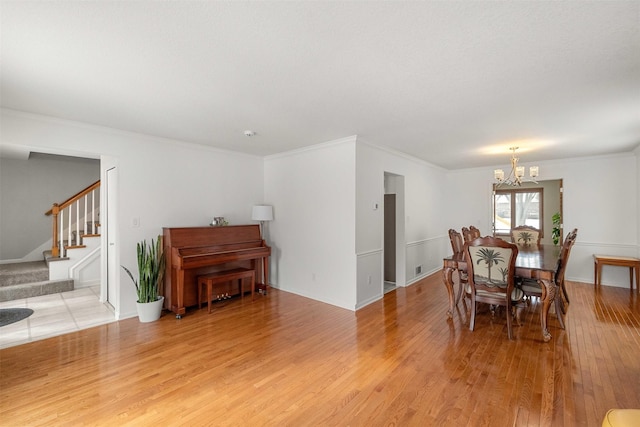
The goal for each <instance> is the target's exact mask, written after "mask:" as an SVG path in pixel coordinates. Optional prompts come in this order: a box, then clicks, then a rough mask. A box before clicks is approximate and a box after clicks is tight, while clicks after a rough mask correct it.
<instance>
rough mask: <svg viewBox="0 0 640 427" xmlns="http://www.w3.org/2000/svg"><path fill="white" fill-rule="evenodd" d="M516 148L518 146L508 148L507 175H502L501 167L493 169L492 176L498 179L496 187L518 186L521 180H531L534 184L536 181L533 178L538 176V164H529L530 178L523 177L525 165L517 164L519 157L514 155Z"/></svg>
mask: <svg viewBox="0 0 640 427" xmlns="http://www.w3.org/2000/svg"><path fill="white" fill-rule="evenodd" d="M517 149H518V147H510V148H509V150H511V172H509V175H507V176H506V178H505V175H504V171H503V170H502V169H495V170H494V171H493V177H494V178H495V179H496V181H498V185H497V186H498V187H501V186H503V185H510V186H512V187H519V186H520V185H522V183H523V182H533V183H535V184H537V183H538V182H537V181H536V180H535V178H537V177H538V166H531V167H530V168H529V177H530V178H531V179H529V180H525V179H524V172H525V167H524V166H518V161H519V160H520V159H519V158H517V157H516V150H517Z"/></svg>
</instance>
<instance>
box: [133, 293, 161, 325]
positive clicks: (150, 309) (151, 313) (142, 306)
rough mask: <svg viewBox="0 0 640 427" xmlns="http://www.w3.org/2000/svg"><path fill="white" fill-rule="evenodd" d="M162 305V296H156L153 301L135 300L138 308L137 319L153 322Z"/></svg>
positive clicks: (158, 316) (157, 317)
mask: <svg viewBox="0 0 640 427" xmlns="http://www.w3.org/2000/svg"><path fill="white" fill-rule="evenodd" d="M163 305H164V297H162V296H161V297H158V300H157V301H154V302H143V303H140V302H136V307H137V309H138V319H140V321H141V322H142V323H147V322H154V321H156V320H158V319H159V318H160V314H162V306H163Z"/></svg>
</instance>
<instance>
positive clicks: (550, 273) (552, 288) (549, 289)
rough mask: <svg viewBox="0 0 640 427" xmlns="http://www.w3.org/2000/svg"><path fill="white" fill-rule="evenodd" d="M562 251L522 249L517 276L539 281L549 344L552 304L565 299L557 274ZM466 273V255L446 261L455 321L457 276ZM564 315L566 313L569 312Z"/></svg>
mask: <svg viewBox="0 0 640 427" xmlns="http://www.w3.org/2000/svg"><path fill="white" fill-rule="evenodd" d="M561 250H562V247H561V246H556V245H535V244H531V245H518V257H517V258H516V271H515V275H516V276H517V277H521V278H523V279H534V280H537V281H538V283H539V284H540V285H541V288H542V292H541V293H542V296H541V301H542V312H541V314H540V323H541V327H542V339H543V340H544V341H545V342H548V341H549V340H551V334H550V333H549V330H548V327H547V324H548V321H547V320H548V317H549V308H550V307H551V304H553V302H554V300H555V298H556V296H558V297H560V298H561V295H558V294H559V292H558V286H557V284H556V283H555V277H556V272H557V271H558V268H559V263H558V259H559V257H560V252H561ZM466 270H467V263H466V260H465V256H464V252H461V253H457V254H453V255H451V256H449V257H446V258H444V259H443V268H442V275H443V281H444V285H445V286H446V287H447V292H448V295H449V309H448V310H447V317H448V318H452V317H453V311H454V309H455V304H456V303H455V296H454V283H453V272H454V271H459V272H466ZM463 292H464V291H463ZM562 303H563V304H568V301H562ZM556 311H560V310H556ZM563 312H566V310H564V311H563ZM556 315H557V316H562V313H556Z"/></svg>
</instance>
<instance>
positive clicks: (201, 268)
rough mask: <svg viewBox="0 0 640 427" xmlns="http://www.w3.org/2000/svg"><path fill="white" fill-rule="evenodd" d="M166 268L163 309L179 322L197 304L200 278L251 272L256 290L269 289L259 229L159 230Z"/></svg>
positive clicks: (266, 253) (267, 252)
mask: <svg viewBox="0 0 640 427" xmlns="http://www.w3.org/2000/svg"><path fill="white" fill-rule="evenodd" d="M163 242H164V253H165V257H166V267H165V275H164V296H165V308H167V309H169V310H171V311H173V312H174V313H175V314H176V318H178V319H179V318H181V317H182V315H183V314H185V312H186V308H187V307H191V306H195V305H197V304H198V301H197V299H198V292H197V281H198V276H199V275H202V274H208V273H214V272H218V271H224V270H231V269H234V268H240V267H242V268H251V269H253V270H255V271H256V287H258V288H259V289H260V290H263V291H264V292H265V293H266V292H267V291H268V289H269V283H268V278H269V256H270V255H271V248H270V247H269V246H267V245H266V243H265V241H264V240H262V237H261V235H260V226H259V225H258V224H255V225H229V226H223V227H211V226H209V227H173V228H167V227H165V228H163Z"/></svg>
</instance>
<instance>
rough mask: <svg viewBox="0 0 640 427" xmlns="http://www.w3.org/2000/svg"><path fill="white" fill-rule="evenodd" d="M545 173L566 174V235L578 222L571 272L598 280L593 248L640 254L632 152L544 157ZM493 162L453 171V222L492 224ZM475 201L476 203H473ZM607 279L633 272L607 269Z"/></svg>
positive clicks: (624, 278)
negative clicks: (594, 276) (476, 167)
mask: <svg viewBox="0 0 640 427" xmlns="http://www.w3.org/2000/svg"><path fill="white" fill-rule="evenodd" d="M538 165H539V166H540V179H541V180H544V179H563V185H564V195H563V209H562V210H563V214H564V235H565V236H566V234H567V233H568V232H569V231H571V230H572V229H573V228H578V238H577V239H576V244H575V246H574V247H573V250H572V252H571V258H570V261H569V265H568V267H567V273H566V275H567V278H568V279H569V280H575V281H580V282H586V283H593V254H596V253H598V254H609V255H628V256H636V255H637V254H638V231H639V230H638V227H639V224H638V215H639V213H638V174H637V168H638V166H637V165H638V160H637V159H636V156H635V155H634V154H633V153H625V154H619V155H611V156H602V157H588V158H586V157H585V158H576V159H568V160H554V161H549V162H539V163H538ZM493 169H494V168H493V167H491V168H478V169H467V170H462V171H452V172H449V173H448V179H447V183H446V187H447V189H448V192H451V194H457V195H459V197H451V199H450V200H449V207H450V209H449V212H451V218H450V221H451V224H452V226H453V227H455V228H460V227H461V226H462V225H465V224H476V223H477V224H479V228H480V230H481V231H484V230H487V231H490V230H491V185H492V183H493ZM469 206H473V207H474V208H473V209H469ZM602 282H603V284H605V285H614V286H621V287H628V286H629V272H628V270H626V269H621V268H608V267H605V268H604V270H603V278H602Z"/></svg>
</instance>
